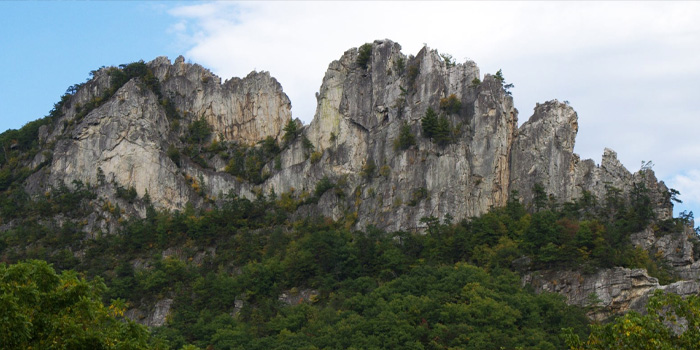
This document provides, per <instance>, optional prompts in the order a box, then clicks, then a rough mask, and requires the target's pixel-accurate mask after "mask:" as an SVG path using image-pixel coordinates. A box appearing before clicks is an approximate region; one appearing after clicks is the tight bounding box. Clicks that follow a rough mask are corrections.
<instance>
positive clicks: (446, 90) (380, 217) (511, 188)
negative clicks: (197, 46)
mask: <svg viewBox="0 0 700 350" xmlns="http://www.w3.org/2000/svg"><path fill="white" fill-rule="evenodd" d="M316 97H317V109H316V113H315V115H314V118H313V120H312V121H311V123H310V124H309V125H302V124H301V122H299V121H298V120H297V121H293V120H292V116H291V103H290V101H289V98H288V97H287V96H286V95H285V93H284V92H283V90H282V87H281V85H280V84H279V83H278V82H277V81H276V80H275V79H274V78H272V77H271V76H270V75H269V73H267V72H252V73H250V74H249V75H248V76H247V77H245V78H242V79H239V78H233V79H231V80H227V81H225V82H223V83H222V82H221V79H220V78H219V77H217V76H215V75H214V74H212V73H211V72H210V71H208V70H207V69H205V68H203V67H201V66H199V65H196V64H190V63H185V60H184V58H182V57H178V58H177V59H176V60H175V62H173V63H171V62H170V61H169V60H168V59H167V58H164V57H159V58H157V59H155V60H153V61H151V62H148V63H143V62H141V63H135V64H132V65H124V66H122V67H119V68H116V67H109V68H101V69H99V70H97V71H94V72H93V76H92V78H91V79H90V80H89V81H87V82H86V83H84V84H80V85H79V86H78V87H77V88H76V89H75V91H74V92H73V93H71V94H70V95H67V96H66V98H65V99H64V100H63V101H62V103H61V104H60V105H58V108H59V109H58V111H57V112H58V113H57V114H56V116H55V117H54V119H53V120H52V122H51V123H49V124H47V125H45V126H42V127H41V129H40V130H39V141H40V143H41V148H42V150H41V152H38V153H37V154H36V155H35V156H34V159H33V160H31V162H29V163H28V164H26V166H27V168H28V169H29V172H31V173H32V174H31V175H29V176H28V177H27V178H26V180H25V181H24V187H25V190H26V191H27V192H28V193H29V194H31V195H41V194H43V193H45V192H46V191H47V190H48V189H49V188H50V187H58V186H60V185H62V184H66V185H68V186H69V187H70V186H76V185H77V184H79V183H83V184H86V183H90V184H92V186H94V187H95V189H96V191H97V196H98V198H97V200H96V201H94V213H93V214H91V215H90V217H89V218H88V220H86V222H87V224H86V225H85V227H84V230H85V231H86V232H97V231H103V232H114V231H115V225H118V223H117V222H115V220H114V219H113V218H110V216H109V215H105V212H106V211H113V210H114V209H113V207H112V204H113V203H116V204H119V207H120V208H121V210H122V211H123V212H124V214H126V215H132V216H142V217H143V216H145V215H146V204H149V203H152V204H154V206H155V207H156V208H160V209H169V210H182V209H184V208H185V207H186V206H187V205H188V204H192V205H195V206H208V205H216V204H217V202H218V201H219V200H220V199H221V198H223V197H224V196H226V195H228V194H231V195H235V196H240V197H247V198H250V199H253V198H255V197H256V196H261V195H270V196H280V197H281V198H282V199H284V200H289V201H290V202H291V203H292V204H290V205H286V208H287V209H290V210H291V211H295V214H294V215H296V217H304V216H308V215H323V216H327V217H331V218H333V219H334V220H344V221H345V222H346V223H347V225H348V226H349V227H355V228H364V227H366V226H367V225H375V226H378V227H380V228H383V229H386V230H405V231H422V230H423V229H424V224H423V223H422V222H421V218H423V217H429V216H434V217H437V218H444V217H446V216H448V215H449V216H451V217H452V218H454V219H456V220H460V219H468V218H470V217H472V216H477V215H480V214H483V213H485V212H487V211H488V210H489V209H490V208H492V207H500V206H504V205H506V203H507V202H508V200H509V199H512V198H513V197H512V196H513V195H514V194H515V193H516V192H517V194H518V198H519V199H520V200H522V201H523V202H524V203H525V204H526V207H528V208H532V206H533V203H534V202H535V201H536V197H537V196H538V195H541V194H545V195H546V197H547V198H546V199H547V200H548V201H551V202H556V203H563V202H569V201H573V200H577V199H580V198H583V197H587V198H589V199H592V200H598V201H601V202H602V201H604V200H605V199H606V197H608V196H619V197H621V198H624V197H626V195H627V194H629V193H631V192H632V191H635V190H637V189H639V186H643V188H644V189H645V190H648V192H647V193H648V196H649V199H650V200H651V202H652V207H653V208H654V211H655V216H656V218H657V220H666V219H669V218H671V214H672V205H671V204H670V200H669V199H670V193H669V190H668V188H666V186H665V185H664V183H663V182H660V181H658V180H657V179H656V177H655V175H654V173H653V172H652V171H651V170H649V169H643V170H640V171H638V172H635V173H631V172H629V171H628V170H627V169H625V168H624V167H623V166H622V164H621V163H620V162H619V161H618V160H617V155H616V153H615V152H614V151H612V150H609V149H605V150H604V153H603V156H602V161H601V163H600V164H599V165H597V164H596V163H595V162H594V161H593V160H581V159H580V158H579V156H578V155H577V154H575V153H574V145H575V138H576V133H577V131H578V116H577V114H576V112H575V111H574V109H573V108H572V107H571V106H569V105H568V103H562V102H559V101H557V100H553V101H548V102H545V103H542V104H538V105H537V106H535V108H534V113H533V115H532V116H531V117H530V118H529V119H528V120H527V121H526V122H525V123H523V124H522V126H520V127H518V111H517V110H516V109H515V108H514V106H513V99H512V97H511V95H510V93H509V92H508V91H507V85H505V84H504V81H503V77H502V76H501V75H500V74H494V75H491V74H485V75H483V76H482V74H481V73H480V71H479V68H478V67H477V65H476V64H475V63H474V62H471V61H467V62H464V63H454V62H452V61H451V60H450V59H449V56H441V55H440V54H439V53H438V52H437V51H435V50H431V49H429V48H428V47H424V48H423V49H422V50H420V52H418V53H417V54H416V55H415V56H413V55H408V56H407V55H405V54H403V53H402V52H401V46H400V45H399V44H397V43H394V42H392V41H390V40H380V41H375V42H373V43H370V44H366V45H363V46H362V47H361V48H359V49H358V48H353V49H350V50H348V51H346V52H345V53H344V54H343V55H342V56H341V57H340V58H339V59H338V60H336V61H333V62H331V64H330V65H329V67H328V70H327V72H326V74H325V76H324V77H323V81H322V84H321V87H320V89H319V92H318V93H317V96H316ZM433 112H434V114H435V116H436V118H437V119H436V120H438V121H439V123H440V125H439V127H440V131H439V132H440V135H439V136H436V135H437V134H431V133H432V132H433V131H432V130H433V129H429V128H427V127H426V122H425V119H426V118H427V116H428V115H430V114H431V113H433ZM436 130H437V129H436ZM330 188H333V190H332V191H328V189H330ZM536 188H538V189H537V190H536ZM126 189H129V190H131V191H133V195H129V196H131V197H129V196H126V197H125V196H124V195H123V193H124V191H125V190H126ZM538 191H540V192H541V193H537V192H538ZM120 193H121V194H120ZM134 197H136V198H140V199H139V200H134ZM91 203H92V202H91ZM692 234H693V232H682V233H675V234H667V235H665V236H662V237H656V236H655V233H654V231H653V230H651V229H647V230H644V231H642V232H639V233H637V234H635V235H634V236H633V237H632V240H633V242H634V244H635V245H637V246H639V247H641V248H643V249H645V250H647V251H652V252H654V254H657V255H658V256H660V257H662V258H663V259H664V260H665V261H667V262H668V263H669V264H670V265H671V267H672V269H673V271H674V272H675V273H676V275H677V276H679V277H681V278H683V279H687V280H692V281H691V282H688V283H690V284H688V283H685V282H683V283H680V282H679V283H680V284H677V285H672V286H666V287H662V286H660V285H659V284H658V281H656V280H655V279H653V278H651V277H649V276H648V275H646V274H645V273H644V272H643V271H640V270H627V269H613V270H605V271H599V272H597V273H596V274H592V275H582V274H581V273H579V272H566V271H540V272H530V273H529V274H528V275H527V276H526V277H525V281H526V282H527V283H530V284H532V285H533V286H535V287H536V288H537V289H538V290H544V291H556V292H560V293H564V294H566V295H567V297H568V299H569V301H570V302H571V303H575V304H579V305H590V300H591V296H592V295H594V296H596V297H597V298H599V299H600V300H599V301H598V303H599V306H603V307H604V308H603V309H604V310H608V311H626V310H628V309H636V308H637V309H638V306H639V305H643V300H645V299H644V298H646V297H647V296H648V295H649V293H650V291H652V290H654V289H659V288H666V289H668V290H675V289H674V288H676V289H678V291H679V292H682V293H689V292H693V293H695V292H697V291H698V289H699V288H698V285H697V279H698V276H699V273H700V272H699V271H700V265H699V264H700V263H699V262H698V260H697V257H696V255H697V253H696V251H697V249H695V247H694V245H693V243H691V242H690V241H689V240H688V237H689V236H692ZM166 306H169V304H168V305H165V304H164V305H163V308H167V307H166ZM158 310H160V309H158ZM596 312H597V311H596ZM157 313H160V314H164V313H163V312H160V311H158V312H157ZM166 313H167V312H166ZM593 315H594V316H595V317H602V315H603V313H594V314H593ZM161 316H162V315H161ZM144 317H146V316H144ZM148 317H151V316H148ZM151 318H153V319H154V320H156V321H148V322H155V323H154V324H156V323H158V322H161V321H162V320H161V319H162V317H160V316H152V317H151ZM158 320H161V321H158Z"/></svg>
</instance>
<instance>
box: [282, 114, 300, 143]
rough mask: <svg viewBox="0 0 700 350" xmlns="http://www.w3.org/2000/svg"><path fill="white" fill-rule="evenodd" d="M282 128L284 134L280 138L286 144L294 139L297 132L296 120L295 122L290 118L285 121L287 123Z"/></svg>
mask: <svg viewBox="0 0 700 350" xmlns="http://www.w3.org/2000/svg"><path fill="white" fill-rule="evenodd" d="M282 130H284V136H283V137H282V139H283V140H284V142H286V143H287V144H289V143H290V142H292V141H294V139H296V138H297V134H298V133H299V127H298V126H297V122H295V121H294V120H292V119H290V120H289V121H288V122H287V125H285V126H284V129H282Z"/></svg>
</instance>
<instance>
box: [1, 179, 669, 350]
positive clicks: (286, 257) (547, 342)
mask: <svg viewBox="0 0 700 350" xmlns="http://www.w3.org/2000/svg"><path fill="white" fill-rule="evenodd" d="M72 187H73V188H75V190H71V189H69V188H68V187H67V186H63V187H60V188H56V189H53V190H52V191H50V192H49V193H47V195H46V196H44V197H39V198H36V199H30V198H29V197H28V196H26V195H24V196H18V197H14V198H15V201H16V202H13V203H12V204H13V206H15V205H16V206H19V207H20V208H24V209H25V210H26V212H24V213H23V215H22V216H20V215H17V214H16V213H15V215H14V216H12V217H14V218H15V225H13V226H12V227H11V228H9V229H7V230H6V231H4V232H3V233H2V234H1V236H0V254H1V258H2V260H3V261H6V262H15V261H20V260H23V259H28V258H45V259H46V258H48V260H49V261H50V262H52V263H53V264H54V266H56V267H57V268H60V269H74V270H77V271H81V272H83V273H86V274H87V276H91V277H97V276H101V277H103V278H104V279H105V280H106V283H107V285H108V286H109V290H108V291H107V292H106V293H105V294H104V301H105V302H107V301H109V300H112V299H117V298H121V299H123V300H126V301H127V302H128V303H129V305H131V306H146V305H153V303H155V302H156V301H158V300H161V299H163V298H170V299H173V300H174V303H173V309H172V310H171V315H170V316H169V318H168V322H167V323H166V325H165V326H163V327H160V328H156V329H155V335H156V336H157V337H158V338H159V339H161V340H163V341H167V343H168V344H169V346H171V347H173V348H180V347H182V346H184V345H187V344H195V345H197V346H199V347H202V348H206V347H209V346H211V347H212V348H213V349H233V348H246V349H249V348H250V349H256V348H261V349H262V348H286V347H295V348H298V347H307V348H329V349H330V348H351V347H355V348H389V347H398V348H484V349H490V348H494V347H496V348H498V347H504V348H515V347H523V348H538V349H540V348H561V347H562V346H563V340H562V338H560V335H559V334H560V333H559V329H561V328H572V329H573V330H574V333H575V334H576V335H578V336H579V337H586V327H585V325H586V322H587V321H586V319H585V317H584V316H583V310H580V309H577V308H574V307H569V306H566V305H565V303H564V301H563V300H562V298H561V297H559V296H555V295H550V294H542V295H534V294H532V293H531V292H529V291H527V290H525V289H522V288H521V287H519V285H520V284H519V277H518V274H517V268H516V266H517V264H513V261H514V260H516V259H519V258H521V257H522V256H528V257H529V258H530V260H531V262H530V263H531V265H532V267H534V268H583V269H584V270H587V269H588V270H590V271H593V270H595V269H596V268H598V267H610V266H629V267H646V268H648V269H649V270H650V271H651V272H655V273H657V275H659V277H661V278H662V279H665V280H667V281H668V280H671V278H672V276H671V275H670V274H669V272H668V271H667V270H666V269H664V266H663V265H662V264H660V263H659V262H658V261H656V260H655V259H654V257H650V256H649V255H648V253H646V252H645V251H642V250H639V249H636V248H634V247H632V246H631V244H630V243H629V235H630V234H631V233H632V232H635V230H638V229H639V227H645V226H646V225H648V224H649V223H650V222H651V221H652V220H653V218H652V217H651V216H650V214H649V211H648V210H647V209H648V206H649V205H650V204H649V200H648V196H647V195H646V192H645V191H646V190H645V189H644V187H643V186H642V185H637V187H635V191H633V192H632V193H631V195H630V198H627V199H625V198H620V193H619V192H618V191H616V190H615V189H612V188H611V190H610V195H609V196H608V197H609V198H608V199H607V200H606V201H605V202H604V203H596V201H595V200H593V199H592V198H591V196H590V195H584V196H583V197H582V198H581V199H580V200H579V201H576V202H574V203H567V204H566V205H564V206H557V205H555V204H554V203H555V202H553V201H551V200H550V198H540V197H542V193H540V192H541V188H539V187H538V188H535V194H536V200H535V203H534V205H533V207H532V208H530V210H528V208H526V207H524V206H523V205H522V204H521V203H520V202H519V201H518V199H517V195H516V194H513V195H512V196H511V198H512V199H511V201H509V202H508V205H506V206H505V207H503V208H495V209H493V210H491V211H490V212H489V213H487V214H485V215H483V216H481V217H476V218H471V219H470V220H463V221H460V222H457V223H454V222H453V220H452V218H450V217H449V216H448V217H446V218H444V219H443V220H440V219H438V218H434V217H428V218H424V219H423V222H424V223H425V225H426V231H425V232H424V233H423V234H414V233H407V232H393V233H388V232H384V231H382V230H378V229H375V228H372V227H368V228H367V229H365V230H362V231H352V230H348V229H347V227H349V226H347V224H348V223H352V221H346V220H345V219H343V220H339V221H337V222H334V221H330V220H327V219H322V218H318V219H314V218H305V219H304V218H302V219H292V216H291V214H292V213H294V212H295V210H296V209H297V208H298V207H299V206H303V205H305V203H308V202H309V201H311V200H312V199H313V198H318V197H320V196H321V195H323V194H324V193H326V192H327V191H329V190H334V192H335V194H336V195H342V194H343V187H342V185H338V184H336V183H334V182H333V181H331V180H330V179H328V178H325V179H323V180H322V181H321V182H319V184H318V185H317V186H316V189H315V190H314V191H313V193H309V194H307V195H304V194H303V193H283V194H280V195H276V194H271V195H270V196H265V195H262V194H260V195H259V197H258V198H257V199H256V200H253V201H250V200H248V199H245V198H239V197H236V196H228V197H227V198H225V199H224V200H223V202H221V205H220V206H216V207H212V208H209V209H201V210H195V209H194V208H192V207H188V208H187V209H186V210H184V211H182V212H163V211H157V210H155V209H154V208H153V207H152V206H150V204H148V203H149V202H148V201H144V200H143V199H141V198H131V197H132V196H131V195H130V193H131V192H132V191H130V189H122V191H123V192H124V196H125V198H124V199H123V200H132V201H135V202H138V203H144V204H145V205H148V208H147V216H146V218H143V219H138V218H134V219H130V220H127V221H123V224H122V228H121V230H120V232H119V233H118V234H112V235H105V234H96V235H89V236H86V235H85V233H84V232H82V231H81V227H82V226H81V225H82V224H83V222H82V219H81V218H82V217H84V215H85V214H86V213H87V212H88V209H89V203H91V202H93V201H94V200H95V196H94V193H93V187H90V186H85V185H82V184H80V183H75V184H73V186H72ZM127 197H128V198H127ZM545 197H546V196H545ZM5 200H9V199H8V198H5ZM139 201H141V202H139ZM5 203H8V202H5ZM8 207H10V205H9V204H5V205H3V206H2V207H0V208H2V211H3V214H4V213H8V212H9V213H12V211H11V210H9V209H8ZM4 215H5V214H4ZM56 215H59V216H58V217H60V220H61V222H60V223H59V222H58V221H54V219H52V218H54V217H56ZM4 217H6V216H4ZM351 218H352V215H350V220H351ZM666 226H668V225H666ZM659 227H660V229H661V227H665V226H664V225H659ZM211 248H215V253H212V252H209V249H211ZM72 251H81V252H83V254H82V256H80V257H76V256H75V255H74V254H73V253H71V252H72ZM164 251H169V252H170V253H168V254H165V253H163V252H164ZM207 252H209V253H207ZM139 261H140V262H142V263H139V264H136V263H135V262H139ZM514 269H515V270H514ZM280 295H288V296H291V300H299V301H301V302H300V303H299V304H296V302H292V304H288V302H283V301H281V299H280ZM570 338H571V339H573V338H572V336H570Z"/></svg>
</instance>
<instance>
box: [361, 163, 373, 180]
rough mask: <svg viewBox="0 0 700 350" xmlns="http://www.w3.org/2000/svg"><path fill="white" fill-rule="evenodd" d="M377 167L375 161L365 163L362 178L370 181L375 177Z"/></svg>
mask: <svg viewBox="0 0 700 350" xmlns="http://www.w3.org/2000/svg"><path fill="white" fill-rule="evenodd" d="M376 168H377V166H376V165H375V164H374V160H372V159H370V160H368V161H367V163H365V165H363V166H362V169H361V170H360V176H362V177H363V178H365V179H370V178H372V176H374V171H375V170H376Z"/></svg>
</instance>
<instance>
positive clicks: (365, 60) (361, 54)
mask: <svg viewBox="0 0 700 350" xmlns="http://www.w3.org/2000/svg"><path fill="white" fill-rule="evenodd" d="M371 59H372V44H370V43H366V44H364V45H362V46H360V49H359V50H358V55H357V65H358V66H360V67H362V69H367V66H368V64H369V62H370V60H371Z"/></svg>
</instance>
